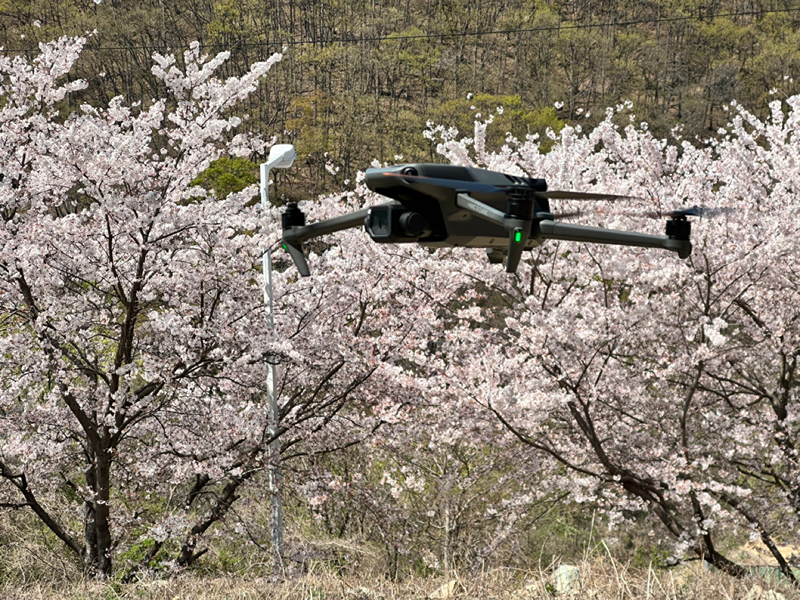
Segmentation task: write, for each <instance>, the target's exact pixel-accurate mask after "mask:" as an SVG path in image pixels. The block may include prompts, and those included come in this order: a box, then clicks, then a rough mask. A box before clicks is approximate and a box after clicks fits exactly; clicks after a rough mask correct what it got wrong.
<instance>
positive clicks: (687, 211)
mask: <svg viewBox="0 0 800 600" xmlns="http://www.w3.org/2000/svg"><path fill="white" fill-rule="evenodd" d="M735 210H736V209H734V208H731V207H728V206H721V207H717V208H711V207H708V206H697V205H695V206H690V207H688V208H677V209H675V210H671V211H668V212H659V211H648V212H633V213H627V214H629V215H630V216H642V217H648V218H650V219H685V218H686V217H701V218H711V219H713V218H715V217H719V216H720V215H727V214H730V213H732V212H735Z"/></svg>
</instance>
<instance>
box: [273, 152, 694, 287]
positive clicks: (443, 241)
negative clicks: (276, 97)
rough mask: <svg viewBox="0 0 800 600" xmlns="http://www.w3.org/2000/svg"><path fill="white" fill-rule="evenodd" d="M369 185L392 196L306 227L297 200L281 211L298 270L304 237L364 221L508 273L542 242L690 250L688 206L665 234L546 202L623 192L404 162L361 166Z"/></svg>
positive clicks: (383, 239)
mask: <svg viewBox="0 0 800 600" xmlns="http://www.w3.org/2000/svg"><path fill="white" fill-rule="evenodd" d="M366 184H367V187H368V188H369V189H370V190H372V191H374V192H376V193H378V194H381V195H383V196H386V197H388V198H391V199H392V201H391V202H386V203H385V204H379V205H377V206H372V207H370V208H366V209H363V210H359V211H356V212H353V213H350V214H346V215H343V216H341V217H336V218H333V219H327V220H324V221H319V222H317V223H311V224H309V225H306V219H305V215H304V214H303V212H302V211H301V210H300V209H299V208H298V207H297V204H293V203H292V204H289V205H287V209H286V211H285V212H284V213H283V215H282V225H283V246H284V248H285V249H286V250H287V251H288V252H289V254H290V256H291V257H292V260H293V261H294V263H295V265H296V266H297V270H298V271H299V272H300V275H302V276H304V277H307V276H308V275H309V269H308V263H307V262H306V258H305V254H304V253H303V247H302V244H303V242H306V241H308V240H310V239H312V238H316V237H319V236H323V235H326V234H329V233H333V232H335V231H340V230H342V229H350V228H353V227H362V226H363V227H364V229H365V230H366V232H367V233H368V234H369V235H370V237H371V238H372V239H373V240H374V241H375V242H378V243H393V244H408V243H416V244H419V245H421V246H425V247H428V248H444V247H466V248H486V252H487V254H488V257H489V262H491V263H501V262H503V260H505V261H506V271H507V272H509V273H514V272H515V271H516V270H517V266H518V265H519V261H520V258H521V257H522V251H523V250H530V249H532V248H535V247H537V246H539V245H541V243H542V242H543V241H544V240H567V241H575V242H590V243H598V244H616V245H621V246H641V247H645V248H663V249H665V250H671V251H672V252H676V253H677V254H678V256H679V257H680V258H682V259H684V258H687V257H688V256H689V255H690V254H691V253H692V244H691V242H690V241H689V235H690V233H691V223H689V221H688V220H687V217H689V216H701V215H702V214H703V212H702V211H703V209H700V208H697V207H694V208H689V209H683V210H676V211H673V212H670V213H667V214H666V215H663V216H666V217H667V218H668V220H667V226H666V235H663V236H659V235H650V234H646V233H637V232H632V231H619V230H614V229H603V228H601V227H586V226H583V225H572V224H569V223H561V222H558V221H557V220H556V217H555V216H554V215H553V213H552V212H551V211H550V202H549V201H550V200H553V199H558V200H620V199H625V198H630V197H629V196H615V195H608V194H592V193H583V192H562V191H547V183H546V182H545V180H544V179H532V178H529V177H517V176H514V175H505V174H503V173H497V172H494V171H485V170H482V169H475V168H470V167H458V166H454V165H438V164H406V165H396V166H391V167H383V168H373V169H367V172H366Z"/></svg>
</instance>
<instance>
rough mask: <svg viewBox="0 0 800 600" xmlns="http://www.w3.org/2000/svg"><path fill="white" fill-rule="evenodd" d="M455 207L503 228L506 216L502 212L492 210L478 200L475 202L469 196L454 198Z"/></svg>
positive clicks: (461, 195)
mask: <svg viewBox="0 0 800 600" xmlns="http://www.w3.org/2000/svg"><path fill="white" fill-rule="evenodd" d="M456 205H457V206H458V207H459V208H463V209H464V210H468V211H469V212H471V213H473V214H476V215H478V216H479V217H482V218H484V219H486V220H488V221H491V222H492V223H497V224H498V225H500V226H501V227H505V218H506V215H505V214H504V213H503V211H500V210H497V209H496V208H492V207H491V206H489V205H488V204H484V203H483V202H480V201H479V200H475V198H473V197H472V196H470V195H469V194H458V195H457V196H456Z"/></svg>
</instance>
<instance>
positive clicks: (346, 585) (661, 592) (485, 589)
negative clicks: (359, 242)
mask: <svg viewBox="0 0 800 600" xmlns="http://www.w3.org/2000/svg"><path fill="white" fill-rule="evenodd" d="M577 566H578V567H579V569H580V584H579V587H576V588H575V589H574V591H573V593H571V594H570V593H560V592H559V591H558V590H557V589H556V588H557V582H556V581H555V579H554V574H553V570H552V569H551V568H547V569H542V570H537V571H524V570H512V569H495V570H491V571H487V572H485V573H482V574H480V575H478V576H472V577H465V576H463V575H459V574H458V573H453V574H452V575H451V576H450V577H437V578H421V577H409V578H406V579H405V580H403V581H399V582H395V581H389V580H387V579H384V578H381V577H377V578H376V577H374V576H371V575H370V574H368V573H365V574H363V575H359V574H352V575H344V576H342V575H336V574H334V573H330V572H324V571H321V570H320V571H319V572H315V570H314V569H313V568H312V569H310V570H309V571H308V572H306V573H304V574H301V575H298V576H294V577H290V578H287V579H285V580H283V581H278V582H274V581H272V580H271V578H268V577H255V576H254V577H247V576H241V575H240V576H229V577H202V576H198V575H196V574H195V575H186V574H184V575H179V576H176V577H173V578H171V579H157V580H153V579H149V580H148V579H144V580H140V581H138V582H135V583H131V584H127V585H121V584H102V583H97V582H84V581H75V582H73V583H66V582H63V581H62V582H60V583H55V582H51V583H43V582H30V583H28V584H24V585H21V586H20V585H17V586H14V587H9V586H5V587H2V586H0V597H1V598H3V599H4V600H23V599H25V600H28V599H37V600H55V599H59V600H62V599H63V600H116V599H120V600H121V599H137V600H138V599H141V600H228V599H230V600H234V599H235V600H256V599H267V598H268V599H270V600H339V599H341V600H400V599H419V600H424V599H429V598H430V599H439V600H444V599H450V600H456V599H465V600H466V599H475V600H490V599H495V600H540V599H541V600H546V599H551V598H559V597H560V598H564V597H572V598H581V599H583V598H586V599H597V600H605V599H608V600H612V599H613V600H628V599H631V600H640V599H645V600H683V599H686V600H689V599H692V600H694V599H698V598H702V599H707V600H745V599H746V600H783V599H784V598H785V600H800V591H795V590H793V589H791V588H790V587H789V586H787V585H785V584H781V583H779V582H773V583H772V584H770V583H768V582H765V581H762V580H756V579H749V580H739V581H737V580H733V579H731V578H730V577H726V576H724V575H721V574H720V573H715V572H709V571H705V570H703V569H702V568H701V567H700V565H698V564H697V563H695V564H693V565H686V566H682V567H677V568H675V569H670V570H660V571H656V570H654V569H644V570H638V571H633V570H631V569H629V568H628V567H627V566H626V565H624V564H621V563H619V562H617V561H615V560H613V559H612V558H611V557H605V558H602V557H600V558H595V559H593V560H587V561H583V562H581V563H579V564H578V565H577Z"/></svg>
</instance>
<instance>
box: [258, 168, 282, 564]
mask: <svg viewBox="0 0 800 600" xmlns="http://www.w3.org/2000/svg"><path fill="white" fill-rule="evenodd" d="M268 186H269V168H268V167H267V164H266V163H264V164H262V165H261V207H262V208H263V209H264V212H265V213H266V211H267V210H268V209H269V191H268V189H267V187H268ZM262 272H263V276H264V308H265V310H266V321H267V329H272V328H273V327H274V326H275V319H274V317H273V314H272V311H273V300H272V298H273V295H272V252H271V251H270V250H267V251H266V252H265V253H264V256H263V257H262ZM277 375H278V374H277V368H276V366H275V363H272V362H271V363H270V364H269V369H268V370H267V407H268V410H269V427H268V429H267V433H268V435H269V436H270V437H271V438H275V436H276V435H277V434H278V424H279V421H280V412H279V410H278V393H277V389H276V385H277ZM280 463H281V454H280V441H279V440H278V439H273V440H272V441H271V442H270V444H269V491H270V508H271V512H270V529H271V538H272V553H273V556H274V558H275V566H276V568H280V567H281V565H282V562H283V560H282V556H283V503H282V500H281V464H280Z"/></svg>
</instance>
